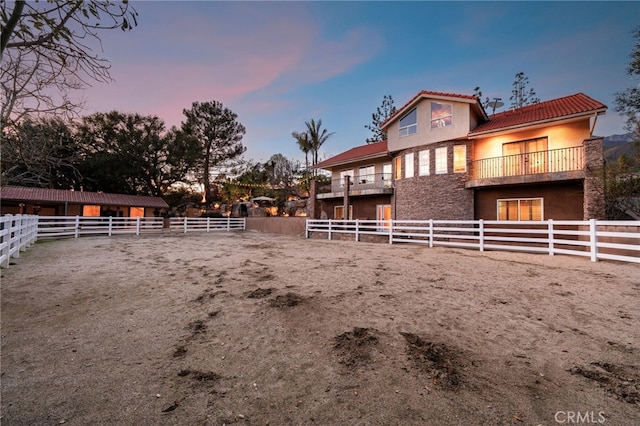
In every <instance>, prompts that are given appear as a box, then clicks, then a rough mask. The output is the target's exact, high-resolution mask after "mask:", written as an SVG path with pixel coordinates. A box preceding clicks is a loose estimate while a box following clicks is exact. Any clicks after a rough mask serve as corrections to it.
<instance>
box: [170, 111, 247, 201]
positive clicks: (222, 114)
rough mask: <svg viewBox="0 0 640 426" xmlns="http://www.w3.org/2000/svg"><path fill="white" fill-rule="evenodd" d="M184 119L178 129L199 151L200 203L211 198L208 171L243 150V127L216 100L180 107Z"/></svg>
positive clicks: (234, 116)
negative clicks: (201, 191) (202, 194)
mask: <svg viewBox="0 0 640 426" xmlns="http://www.w3.org/2000/svg"><path fill="white" fill-rule="evenodd" d="M183 113H184V115H185V117H186V120H185V121H184V122H183V123H182V131H183V132H184V133H185V134H187V135H189V136H192V137H193V138H195V139H196V140H197V141H198V144H199V146H200V150H201V157H200V158H201V164H200V172H201V178H202V180H201V181H202V185H203V186H204V202H205V203H210V202H211V201H212V200H213V198H212V179H211V176H212V171H213V169H214V168H217V167H222V166H225V165H226V164H228V162H229V161H230V160H234V159H237V158H238V157H240V156H241V155H242V154H243V153H244V152H245V150H246V148H245V147H244V145H242V137H243V136H244V134H245V132H246V130H245V128H244V126H243V125H242V124H241V123H240V122H239V121H238V120H237V119H238V116H237V115H236V114H235V113H234V112H233V111H231V110H230V109H228V108H225V107H224V106H223V105H222V103H220V102H218V101H210V102H203V103H200V102H194V103H193V104H192V106H191V109H189V110H188V109H185V110H183Z"/></svg>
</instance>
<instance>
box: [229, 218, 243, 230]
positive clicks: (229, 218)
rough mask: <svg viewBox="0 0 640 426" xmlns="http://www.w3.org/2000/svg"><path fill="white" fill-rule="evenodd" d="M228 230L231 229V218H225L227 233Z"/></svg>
mask: <svg viewBox="0 0 640 426" xmlns="http://www.w3.org/2000/svg"><path fill="white" fill-rule="evenodd" d="M245 220H247V219H245ZM230 229H231V216H227V231H229V230H230Z"/></svg>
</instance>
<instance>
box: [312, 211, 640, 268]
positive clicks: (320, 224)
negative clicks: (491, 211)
mask: <svg viewBox="0 0 640 426" xmlns="http://www.w3.org/2000/svg"><path fill="white" fill-rule="evenodd" d="M315 234H325V235H326V238H328V239H329V240H331V239H347V238H348V239H351V238H353V239H354V240H355V241H361V240H363V239H367V238H368V239H369V240H374V239H377V240H381V239H384V240H385V241H387V240H388V242H389V244H393V243H413V244H424V245H427V246H429V247H434V246H448V247H460V248H467V249H475V250H479V251H484V250H509V251H519V252H536V253H547V254H549V255H550V256H553V255H555V254H565V255H573V256H585V257H589V258H590V259H591V260H592V261H593V262H596V261H598V260H600V259H608V260H617V261H622V262H634V263H640V221H601V220H595V219H592V220H588V221H575V220H546V221H536V222H513V221H484V220H463V221H453V220H415V221H410V220H388V221H375V220H316V219H308V220H307V226H306V237H307V238H310V237H312V236H313V235H315ZM368 236H374V237H368Z"/></svg>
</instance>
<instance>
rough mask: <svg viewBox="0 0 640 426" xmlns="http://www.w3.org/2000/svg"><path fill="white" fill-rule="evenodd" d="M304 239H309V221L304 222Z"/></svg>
mask: <svg viewBox="0 0 640 426" xmlns="http://www.w3.org/2000/svg"><path fill="white" fill-rule="evenodd" d="M304 237H305V238H306V239H309V219H307V220H305V221H304Z"/></svg>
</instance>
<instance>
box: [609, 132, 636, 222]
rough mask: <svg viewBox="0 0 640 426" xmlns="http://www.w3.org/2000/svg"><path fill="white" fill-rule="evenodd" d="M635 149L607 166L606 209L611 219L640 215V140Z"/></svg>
mask: <svg viewBox="0 0 640 426" xmlns="http://www.w3.org/2000/svg"><path fill="white" fill-rule="evenodd" d="M634 151H635V152H634V153H633V155H630V156H627V155H625V154H623V155H621V156H620V157H618V159H617V160H616V161H615V162H610V163H607V164H606V166H605V174H604V194H605V209H606V216H607V219H609V220H624V219H628V218H629V217H630V216H631V217H633V218H636V219H637V218H638V217H639V216H640V140H639V141H636V142H635V144H634Z"/></svg>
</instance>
